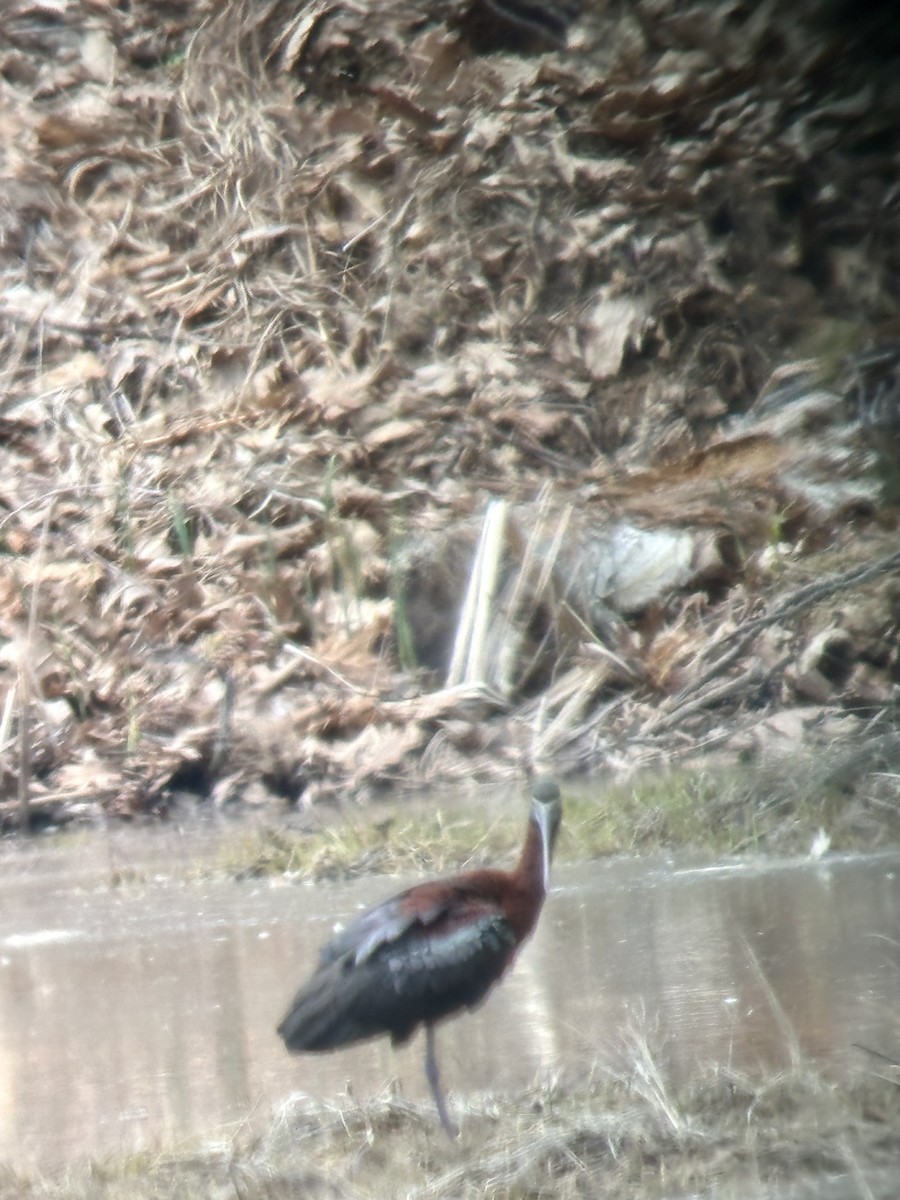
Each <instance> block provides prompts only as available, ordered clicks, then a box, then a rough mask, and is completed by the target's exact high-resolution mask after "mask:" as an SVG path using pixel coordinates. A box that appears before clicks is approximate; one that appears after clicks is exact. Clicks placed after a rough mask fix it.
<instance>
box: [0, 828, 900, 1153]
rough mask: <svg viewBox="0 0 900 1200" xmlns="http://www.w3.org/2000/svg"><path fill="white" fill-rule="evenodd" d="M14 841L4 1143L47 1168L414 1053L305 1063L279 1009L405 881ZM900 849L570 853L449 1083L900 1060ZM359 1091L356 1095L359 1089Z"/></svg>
mask: <svg viewBox="0 0 900 1200" xmlns="http://www.w3.org/2000/svg"><path fill="white" fill-rule="evenodd" d="M126 833H127V835H128V837H130V838H131V839H132V840H131V841H130V842H127V841H118V842H115V841H114V840H113V839H112V837H110V838H109V839H106V840H104V839H98V838H96V837H95V838H93V839H91V840H88V841H86V842H85V843H84V844H83V846H80V847H79V846H76V847H75V848H74V849H73V848H72V847H71V846H70V847H67V848H65V849H56V848H40V847H39V848H38V849H34V848H21V847H7V848H5V849H4V850H3V851H2V853H0V1162H2V1161H6V1162H12V1163H15V1164H19V1165H22V1164H29V1163H38V1164H40V1165H43V1166H53V1165H55V1164H58V1163H61V1162H64V1161H66V1160H67V1159H70V1158H72V1157H75V1156H81V1155H85V1154H102V1153H106V1152H111V1151H119V1150H123V1149H134V1148H140V1147H148V1146H150V1147H152V1146H154V1145H157V1144H159V1143H161V1142H170V1141H171V1140H173V1139H180V1138H182V1137H187V1138H190V1137H195V1136H196V1135H198V1134H200V1135H206V1134H212V1133H216V1132H219V1133H227V1132H230V1131H233V1130H234V1129H236V1128H237V1127H238V1126H240V1125H241V1124H242V1123H244V1122H249V1123H250V1124H251V1125H253V1124H254V1123H259V1124H262V1123H263V1122H264V1121H265V1120H266V1119H267V1117H268V1116H269V1114H270V1113H271V1110H272V1108H273V1106H277V1105H278V1104H279V1103H280V1102H281V1101H283V1100H285V1099H286V1098H287V1097H289V1096H290V1095H291V1094H292V1093H293V1092H296V1091H303V1092H306V1093H308V1094H309V1095H311V1096H314V1097H317V1098H329V1099H338V1098H340V1097H343V1102H344V1103H347V1104H352V1103H353V1102H354V1101H353V1097H354V1096H358V1097H369V1096H372V1095H373V1094H376V1093H377V1092H379V1091H380V1090H381V1089H382V1088H384V1087H385V1086H386V1085H387V1084H388V1083H389V1081H391V1080H396V1081H397V1085H398V1086H399V1087H400V1088H401V1089H402V1091H403V1092H404V1093H405V1094H407V1095H409V1096H415V1097H419V1096H422V1095H424V1094H425V1085H424V1081H423V1078H422V1062H421V1054H422V1049H421V1046H420V1045H419V1044H418V1042H416V1043H414V1044H413V1046H412V1048H410V1049H403V1050H400V1051H394V1050H392V1049H391V1048H390V1047H389V1046H388V1045H387V1044H381V1043H372V1044H370V1045H367V1046H359V1047H355V1048H351V1049H347V1050H344V1051H341V1052H339V1053H336V1054H332V1055H328V1056H317V1057H301V1058H291V1057H289V1056H287V1055H286V1054H285V1052H284V1051H283V1049H282V1047H281V1044H280V1042H279V1040H278V1039H277V1038H276V1036H275V1034H274V1027H275V1024H276V1023H277V1021H278V1019H279V1018H280V1016H281V1015H282V1011H283V1009H284V1007H285V1005H286V1004H287V1002H288V1001H289V999H290V996H291V993H292V990H293V988H294V986H295V984H297V983H299V981H300V980H301V979H302V977H303V976H304V974H305V973H306V971H307V969H308V968H309V967H310V966H311V965H312V964H313V962H314V961H315V956H316V951H317V948H318V946H319V945H320V944H321V942H322V941H323V940H324V939H325V938H326V937H327V936H328V934H329V933H330V932H331V930H332V927H333V922H334V920H335V919H336V918H337V917H340V916H344V917H346V916H348V915H351V914H352V913H353V912H355V911H356V910H357V909H358V908H360V907H361V906H364V905H368V904H370V903H373V902H375V901H377V900H379V899H382V898H383V897H385V896H386V895H389V894H391V893H392V892H393V891H395V890H397V888H398V887H400V886H403V885H404V884H405V883H407V882H408V881H406V880H397V879H385V878H378V879H372V880H366V881H363V882H359V883H356V884H353V885H347V886H330V887H326V886H322V885H319V886H317V887H315V888H310V887H304V886H298V885H294V886H291V885H285V884H275V885H271V884H263V883H240V884H237V883H227V882H216V883H208V882H207V883H199V882H185V881H181V882H179V881H178V871H177V870H173V866H177V862H178V860H179V859H183V860H184V861H189V860H191V859H192V858H193V857H195V856H196V854H197V850H198V847H197V845H196V844H195V843H193V842H191V841H190V840H189V841H187V842H179V841H173V840H171V839H169V840H166V841H162V840H159V839H157V840H156V841H154V840H153V839H152V838H151V841H150V849H149V850H148V849H147V847H146V846H144V848H143V850H142V852H141V855H140V857H142V863H143V865H142V866H141V869H140V871H139V872H138V878H137V879H131V880H126V881H125V882H124V883H117V882H116V881H117V879H118V877H119V875H120V874H121V866H122V861H123V856H125V857H126V858H127V857H131V858H133V857H134V855H135V846H136V842H135V841H134V831H126ZM898 936H900V855H893V856H891V855H882V856H871V857H853V858H847V859H841V858H832V859H829V858H826V859H825V860H824V861H820V862H818V863H808V862H804V863H775V864H772V863H769V864H762V865H728V866H722V867H719V868H705V869H704V868H691V867H684V866H682V867H679V866H678V865H672V864H668V863H662V862H658V863H654V864H648V863H646V862H643V863H630V862H607V863H591V864H584V865H581V866H579V867H575V868H562V869H560V870H558V871H557V872H556V877H555V887H554V891H553V893H552V895H551V897H550V898H549V900H548V902H547V907H546V909H545V911H544V917H543V920H542V923H541V926H540V928H539V930H538V933H537V935H536V937H535V939H534V941H533V942H532V943H531V945H530V946H529V947H528V948H527V950H526V951H525V952H524V953H523V954H522V956H521V958H520V959H519V962H518V964H517V966H516V968H515V970H514V972H513V974H512V975H511V976H510V978H509V979H507V980H506V981H505V983H504V984H503V985H502V987H501V988H500V989H499V990H498V991H497V992H496V993H495V994H494V995H493V996H492V997H491V998H490V999H489V1001H488V1003H487V1004H486V1005H485V1007H484V1008H483V1009H481V1010H480V1011H479V1012H478V1013H476V1014H474V1015H471V1016H466V1017H463V1018H460V1019H459V1020H456V1021H454V1022H452V1023H450V1024H449V1025H447V1026H445V1027H444V1028H443V1029H442V1030H441V1032H440V1034H439V1050H440V1056H441V1062H442V1068H443V1074H444V1079H445V1082H446V1084H447V1086H448V1088H449V1089H450V1091H451V1092H458V1093H465V1092H474V1091H481V1090H484V1089H491V1088H497V1089H504V1088H508V1087H514V1086H517V1085H522V1084H525V1083H528V1082H530V1081H531V1080H533V1079H534V1077H535V1076H536V1075H540V1074H546V1073H547V1072H550V1071H554V1070H557V1069H562V1070H564V1071H567V1072H574V1073H577V1072H578V1071H579V1070H583V1069H585V1068H586V1067H587V1066H588V1065H590V1064H592V1063H597V1062H599V1063H600V1064H601V1065H603V1066H605V1067H608V1068H609V1069H612V1070H615V1071H622V1072H626V1071H627V1070H628V1064H629V1062H631V1061H633V1060H634V1057H635V1055H636V1054H638V1053H642V1052H643V1051H642V1050H640V1047H643V1046H646V1047H648V1048H649V1050H650V1052H651V1054H652V1056H653V1060H654V1061H655V1062H656V1063H657V1065H658V1066H659V1067H660V1069H661V1070H662V1072H663V1074H664V1077H666V1078H669V1079H672V1080H675V1081H677V1080H683V1079H686V1078H689V1077H690V1075H691V1073H692V1072H696V1071H697V1070H698V1069H700V1068H701V1067H703V1068H705V1067H710V1066H712V1065H715V1064H726V1065H727V1066H729V1067H732V1068H741V1069H747V1070H751V1071H755V1070H758V1069H763V1070H771V1069H773V1068H780V1067H783V1066H787V1065H790V1064H791V1063H792V1062H794V1061H796V1060H798V1059H801V1060H815V1061H816V1062H819V1063H824V1064H829V1065H830V1066H831V1067H832V1068H833V1069H835V1070H838V1071H855V1070H859V1069H864V1068H866V1067H868V1066H869V1065H870V1064H871V1060H869V1059H866V1058H865V1056H864V1055H862V1053H861V1052H860V1051H859V1050H857V1049H854V1045H853V1044H854V1043H863V1044H865V1045H869V1046H871V1047H873V1048H874V1049H877V1050H882V1051H885V1052H887V1053H894V1054H896V1052H897V1050H898V1047H900V1020H898V1018H897V1015H896V996H897V994H898V990H900V987H898V984H900V949H898ZM348 1090H349V1095H348Z"/></svg>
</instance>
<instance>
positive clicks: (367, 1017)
mask: <svg viewBox="0 0 900 1200" xmlns="http://www.w3.org/2000/svg"><path fill="white" fill-rule="evenodd" d="M368 975H369V972H367V971H365V970H363V971H358V972H353V971H350V972H348V971H346V970H345V969H344V964H343V963H342V962H336V963H329V964H328V965H327V966H324V967H321V968H320V969H319V970H318V971H317V972H316V974H315V975H314V976H313V977H312V979H311V980H310V981H309V983H307V984H306V985H305V987H302V988H301V989H300V991H299V992H298V993H297V995H296V996H295V997H294V1000H293V1003H292V1004H291V1007H290V1008H289V1009H288V1011H287V1013H286V1014H285V1017H284V1019H283V1020H282V1022H281V1024H280V1025H279V1026H278V1032H279V1034H280V1035H281V1037H282V1038H283V1039H284V1044H285V1045H286V1046H287V1048H288V1050H293V1051H295V1052H300V1051H304V1050H306V1051H315V1050H334V1049H335V1048H336V1047H337V1046H348V1045H350V1044H351V1043H352V1042H361V1041H364V1040H365V1039H366V1038H370V1037H375V1036H377V1035H378V1034H379V1033H385V1032H389V1031H391V1023H390V1022H388V1023H387V1024H386V1023H385V1017H384V1014H383V1013H381V1011H380V1008H379V1005H378V1002H377V999H376V998H375V997H374V996H373V995H372V988H371V987H370V986H369V987H367V982H369V981H367V976H368Z"/></svg>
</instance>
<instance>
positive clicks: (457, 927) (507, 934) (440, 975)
mask: <svg viewBox="0 0 900 1200" xmlns="http://www.w3.org/2000/svg"><path fill="white" fill-rule="evenodd" d="M515 951H516V936H515V933H514V932H513V929H512V927H511V926H510V924H509V922H508V921H507V919H506V917H504V915H503V914H502V913H500V912H484V913H481V914H478V915H475V914H473V915H472V916H470V917H469V918H468V919H466V920H465V921H450V920H448V921H445V922H440V923H438V924H436V925H435V927H434V928H433V929H432V930H429V931H427V932H426V931H424V930H422V931H419V930H411V931H410V932H409V933H408V934H407V936H406V937H404V938H403V941H402V943H400V944H398V945H391V946H386V947H385V948H384V949H383V950H382V951H381V952H380V953H379V955H378V962H379V964H381V966H382V969H383V974H384V975H385V977H386V979H389V980H390V985H389V988H388V991H389V992H391V993H393V995H394V997H395V1000H394V1003H397V1004H399V1005H400V1006H401V1008H408V1009H409V1011H410V1012H415V1013H418V1014H419V1019H420V1020H433V1019H439V1018H440V1017H442V1016H444V1015H447V1014H449V1013H451V1012H455V1011H456V1010H457V1009H460V1008H475V1007H476V1005H478V1004H480V1003H481V1001H482V1000H483V999H484V997H485V996H486V995H487V993H488V991H489V990H490V989H491V987H492V986H493V985H494V984H495V983H496V982H497V980H498V979H499V978H500V977H501V975H502V974H503V973H504V971H505V970H506V968H507V967H508V966H509V964H510V962H511V961H512V959H513V956H514V955H515Z"/></svg>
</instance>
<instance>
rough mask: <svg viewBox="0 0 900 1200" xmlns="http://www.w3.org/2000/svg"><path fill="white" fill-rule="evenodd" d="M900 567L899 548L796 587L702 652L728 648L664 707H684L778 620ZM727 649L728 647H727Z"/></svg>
mask: <svg viewBox="0 0 900 1200" xmlns="http://www.w3.org/2000/svg"><path fill="white" fill-rule="evenodd" d="M895 568H900V550H895V551H894V553H893V554H888V555H886V556H885V557H884V558H879V559H878V560H877V561H876V562H874V563H869V564H868V565H866V566H864V567H853V568H852V569H851V570H849V571H842V572H841V573H840V574H839V575H832V576H831V578H830V579H823V580H820V581H818V582H816V583H809V584H806V585H805V586H804V587H801V588H797V590H796V591H794V592H791V593H790V594H789V595H788V596H786V597H785V599H784V600H782V602H781V603H780V604H779V605H777V607H776V608H774V609H773V610H772V611H771V612H769V613H766V615H765V616H763V617H756V618H754V619H753V620H752V621H746V622H745V623H744V624H743V625H741V626H740V627H739V628H738V629H735V630H734V631H733V632H732V633H728V634H726V635H725V636H724V637H722V638H720V639H719V640H718V641H716V642H713V644H712V645H710V646H707V648H706V649H705V650H704V651H703V652H702V654H701V655H700V658H701V659H702V658H708V657H709V655H710V654H712V653H713V652H714V651H716V650H722V649H725V653H723V654H721V655H720V656H719V657H718V658H717V659H716V661H715V662H714V663H713V664H712V666H711V667H709V668H708V669H707V670H706V671H704V673H703V674H702V675H701V676H700V678H699V679H695V680H693V682H692V683H689V684H688V685H687V687H684V688H682V689H681V691H680V692H679V693H678V694H677V695H675V696H672V697H671V698H670V699H669V700H668V701H666V702H665V703H664V704H663V705H662V706H661V707H662V708H663V711H665V712H672V711H677V710H678V709H681V708H682V707H683V705H684V703H685V701H686V700H687V699H688V697H690V696H693V695H694V693H695V692H698V691H700V690H701V689H702V688H704V687H705V686H706V685H707V684H708V683H709V682H710V681H711V680H712V679H715V678H716V676H717V675H721V673H722V672H723V671H724V670H725V669H726V668H727V667H730V666H731V664H732V663H733V662H735V661H736V660H737V659H738V658H740V656H741V655H742V654H743V652H744V651H745V650H746V649H747V647H748V646H749V645H750V643H751V642H752V641H753V640H754V639H755V638H757V637H758V636H759V634H760V633H761V632H762V631H763V630H764V629H767V628H768V627H769V626H770V625H777V624H778V622H779V621H783V620H784V619H785V617H789V616H796V615H797V614H798V613H800V612H803V611H804V609H807V608H811V607H812V605H814V604H816V603H818V601H820V600H824V599H826V598H827V597H828V596H834V595H836V594H837V593H838V592H845V591H847V590H848V589H850V588H852V587H856V586H857V585H858V584H861V583H867V582H868V581H869V580H870V579H876V578H877V577H878V576H879V575H885V574H887V573H888V572H889V571H891V570H893V569H895ZM726 648H727V649H726Z"/></svg>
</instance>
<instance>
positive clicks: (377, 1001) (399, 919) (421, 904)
mask: <svg viewBox="0 0 900 1200" xmlns="http://www.w3.org/2000/svg"><path fill="white" fill-rule="evenodd" d="M561 816H562V802H561V800H560V794H559V788H558V787H557V786H556V784H555V783H554V782H553V780H552V779H547V778H545V777H543V776H539V777H538V778H536V779H535V780H534V783H533V785H532V801H531V812H530V816H529V821H528V832H527V834H526V836H525V845H524V846H523V847H522V853H521V855H520V856H519V861H518V864H517V865H516V867H515V868H514V869H513V870H512V871H500V870H495V869H487V870H481V871H468V872H466V873H465V874H463V875H455V876H453V877H452V878H449V879H438V880H434V881H432V882H430V883H422V884H419V885H418V886H417V887H413V888H410V889H409V890H408V891H405V892H401V893H400V895H398V896H394V897H393V899H391V900H386V901H385V902H384V903H383V904H379V905H378V906H377V907H375V908H373V909H370V910H369V911H368V912H366V913H363V914H362V916H360V917H357V918H356V919H355V920H353V921H351V922H350V924H349V925H347V927H346V928H345V929H343V930H341V932H340V933H338V934H336V935H335V937H333V938H332V939H331V941H330V942H329V943H328V944H327V945H326V946H325V947H324V949H323V950H322V952H321V954H320V956H319V966H318V968H317V969H316V972H315V974H314V975H313V976H312V978H311V979H310V980H309V982H308V983H307V984H306V985H305V986H304V987H302V988H301V989H300V991H299V992H298V993H297V995H296V996H295V997H294V1000H293V1003H292V1004H291V1007H290V1009H289V1010H288V1012H287V1015H286V1016H285V1018H284V1020H283V1021H282V1022H281V1024H280V1025H279V1026H278V1032H279V1033H280V1034H281V1036H282V1038H283V1039H284V1042H285V1045H286V1046H287V1048H288V1049H289V1050H292V1051H298V1052H300V1051H323V1050H334V1049H336V1048H337V1047H338V1046H347V1045H350V1044H351V1043H353V1042H361V1041H364V1040H365V1039H367V1038H372V1037H377V1036H379V1035H380V1034H389V1035H390V1038H391V1041H392V1043H393V1044H394V1045H398V1044H399V1043H401V1042H405V1041H407V1040H408V1039H409V1038H411V1037H412V1035H413V1034H414V1033H415V1032H416V1030H417V1029H418V1027H419V1026H420V1025H424V1026H425V1039H426V1040H425V1074H426V1077H427V1079H428V1084H429V1087H430V1088H431V1093H432V1095H433V1097H434V1102H435V1105H436V1106H437V1110H438V1115H439V1117H440V1119H441V1124H442V1125H443V1127H444V1129H445V1131H446V1132H447V1134H448V1135H449V1136H450V1137H455V1136H456V1132H457V1131H456V1128H455V1126H454V1125H453V1122H452V1121H451V1120H450V1115H449V1113H448V1112H447V1105H446V1102H445V1100H444V1096H443V1093H442V1091H441V1086H440V1079H439V1076H438V1067H437V1059H436V1057H435V1050H434V1026H435V1024H436V1022H438V1021H440V1020H442V1019H443V1018H445V1017H449V1016H451V1015H452V1014H453V1013H455V1012H459V1011H460V1010H461V1009H464V1008H468V1009H473V1008H475V1007H476V1006H477V1005H478V1004H480V1003H481V1001H482V1000H483V999H484V998H485V996H486V995H487V993H488V992H489V991H490V989H491V988H492V987H493V985H494V984H495V983H496V982H497V981H498V980H499V979H500V978H501V976H502V975H503V974H504V972H505V971H506V970H507V969H508V968H509V966H510V965H511V963H512V961H513V959H514V958H515V956H516V952H517V951H518V949H519V947H520V946H521V945H522V943H523V942H524V941H525V939H526V938H527V937H528V935H529V934H530V933H531V932H532V930H533V929H534V927H535V925H536V924H537V919H538V916H539V914H540V911H541V906H542V904H543V903H544V896H545V895H546V892H547V887H548V883H549V875H550V860H551V858H552V855H553V848H554V845H555V843H556V835H557V833H558V832H559V823H560V819H561Z"/></svg>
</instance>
